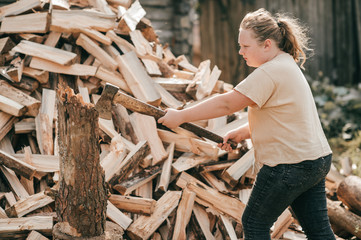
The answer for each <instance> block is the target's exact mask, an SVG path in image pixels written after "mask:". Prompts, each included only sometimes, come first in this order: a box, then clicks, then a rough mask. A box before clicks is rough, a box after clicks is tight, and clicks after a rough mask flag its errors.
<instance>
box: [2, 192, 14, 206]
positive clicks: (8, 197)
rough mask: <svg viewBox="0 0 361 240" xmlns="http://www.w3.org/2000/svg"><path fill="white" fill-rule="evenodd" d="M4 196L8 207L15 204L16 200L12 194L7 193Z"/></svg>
mask: <svg viewBox="0 0 361 240" xmlns="http://www.w3.org/2000/svg"><path fill="white" fill-rule="evenodd" d="M4 196H5V199H6V201H7V202H8V204H9V206H10V207H11V206H12V205H14V204H15V203H16V198H15V195H14V193H13V192H7V193H5V194H4Z"/></svg>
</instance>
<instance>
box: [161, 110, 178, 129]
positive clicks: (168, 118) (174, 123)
mask: <svg viewBox="0 0 361 240" xmlns="http://www.w3.org/2000/svg"><path fill="white" fill-rule="evenodd" d="M165 112H166V113H165V115H164V116H163V117H161V118H159V119H158V123H161V124H163V125H164V126H166V127H168V128H170V129H174V128H176V127H178V126H179V125H181V124H182V123H184V121H183V118H182V113H181V111H180V110H176V109H172V108H168V109H166V110H165Z"/></svg>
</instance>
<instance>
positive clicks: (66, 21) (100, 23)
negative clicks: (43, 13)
mask: <svg viewBox="0 0 361 240" xmlns="http://www.w3.org/2000/svg"><path fill="white" fill-rule="evenodd" d="M114 22H115V15H114V14H113V15H109V14H104V13H100V12H96V11H84V10H71V11H66V10H53V11H52V14H51V25H50V30H51V31H56V32H79V31H80V29H94V30H97V31H100V32H106V31H109V30H111V29H113V28H114Z"/></svg>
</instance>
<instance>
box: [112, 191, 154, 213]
mask: <svg viewBox="0 0 361 240" xmlns="http://www.w3.org/2000/svg"><path fill="white" fill-rule="evenodd" d="M109 201H110V202H111V203H112V204H113V205H114V206H116V207H117V208H119V209H120V210H122V211H125V212H131V213H138V214H144V215H151V214H152V213H153V212H154V208H155V205H156V202H157V201H155V200H154V199H151V198H144V197H133V196H122V195H117V194H112V195H110V197H109Z"/></svg>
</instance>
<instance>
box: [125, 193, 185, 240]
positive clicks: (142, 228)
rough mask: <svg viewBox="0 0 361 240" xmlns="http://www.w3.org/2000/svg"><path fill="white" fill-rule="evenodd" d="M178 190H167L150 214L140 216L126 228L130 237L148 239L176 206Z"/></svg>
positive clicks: (178, 197) (178, 196)
mask: <svg viewBox="0 0 361 240" xmlns="http://www.w3.org/2000/svg"><path fill="white" fill-rule="evenodd" d="M180 197H181V192H180V191H167V192H166V193H165V194H164V195H163V196H162V197H161V198H160V199H159V200H158V201H157V204H156V206H155V209H154V212H153V214H152V215H150V216H140V217H139V218H138V219H137V220H135V221H134V222H133V224H132V225H130V226H129V228H128V229H127V234H128V235H129V236H130V237H131V239H148V238H149V237H150V236H151V235H152V234H153V233H154V232H155V230H157V228H158V227H159V226H160V225H161V224H162V223H163V222H164V220H166V218H167V217H168V216H169V214H170V213H171V212H172V211H173V210H174V209H175V208H176V207H177V206H178V202H179V199H180Z"/></svg>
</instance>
